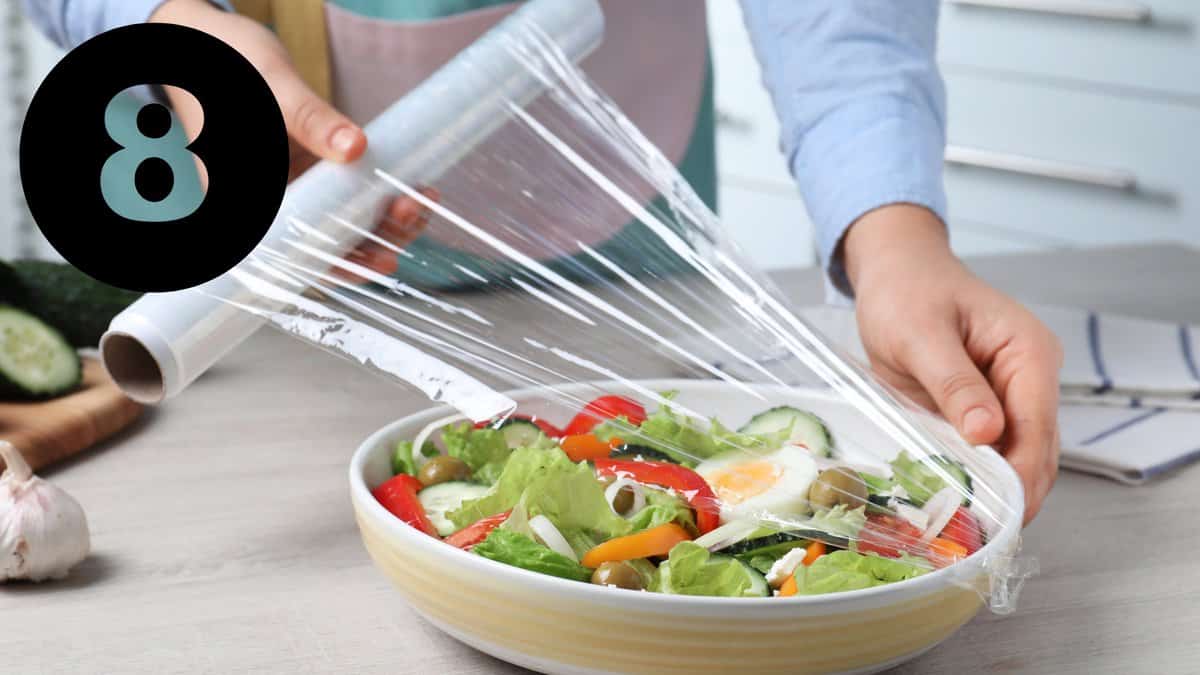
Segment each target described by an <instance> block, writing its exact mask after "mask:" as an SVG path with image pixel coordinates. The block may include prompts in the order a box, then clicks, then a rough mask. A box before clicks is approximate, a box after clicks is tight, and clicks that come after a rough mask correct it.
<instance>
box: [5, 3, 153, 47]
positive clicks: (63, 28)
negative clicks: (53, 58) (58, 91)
mask: <svg viewBox="0 0 1200 675" xmlns="http://www.w3.org/2000/svg"><path fill="white" fill-rule="evenodd" d="M165 1H166V0H23V2H24V4H25V11H26V13H27V14H28V15H29V18H30V20H32V21H33V23H34V25H36V26H37V27H38V29H39V30H41V31H42V33H43V34H45V36H46V37H48V38H50V40H51V41H52V42H54V43H55V44H57V45H58V46H59V47H62V48H63V49H73V48H75V47H78V46H79V45H80V44H82V43H83V42H86V41H88V40H89V39H91V38H93V37H95V36H97V35H99V34H101V33H103V32H104V31H106V30H112V29H113V28H118V27H120V26H128V25H130V24H135V23H143V22H145V21H146V20H147V19H149V18H150V15H151V14H153V13H154V10H156V9H158V6H159V5H161V4H163V2H165Z"/></svg>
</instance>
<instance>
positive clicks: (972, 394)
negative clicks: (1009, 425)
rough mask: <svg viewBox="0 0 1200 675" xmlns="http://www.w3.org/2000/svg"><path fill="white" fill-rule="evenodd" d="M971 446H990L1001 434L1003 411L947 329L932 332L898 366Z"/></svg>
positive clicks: (955, 335)
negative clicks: (982, 444)
mask: <svg viewBox="0 0 1200 675" xmlns="http://www.w3.org/2000/svg"><path fill="white" fill-rule="evenodd" d="M902 365H903V366H904V367H905V369H906V370H908V373H909V375H911V376H912V377H913V378H914V379H916V380H917V382H919V383H920V384H921V386H922V387H924V388H925V391H927V392H928V393H929V395H930V396H931V397H932V398H933V400H934V402H935V403H936V404H937V406H938V409H939V410H940V411H941V412H942V415H943V416H945V418H946V419H947V420H949V421H950V423H951V424H953V425H954V427H955V428H956V429H958V432H959V433H960V434H962V435H963V437H964V438H966V439H967V440H968V441H969V442H971V443H992V442H994V441H995V440H996V439H998V438H999V437H1000V434H1001V433H1003V431H1004V410H1003V408H1001V407H1000V400H999V399H998V398H996V393H995V392H994V391H993V390H992V387H991V385H989V384H988V381H987V379H986V378H985V377H984V376H983V373H981V372H979V368H978V367H977V366H976V365H975V362H974V361H972V360H971V357H970V356H969V355H968V354H967V351H966V349H965V348H964V347H963V343H962V339H961V338H960V337H959V336H958V334H957V333H956V332H955V331H953V330H951V329H949V328H942V329H939V330H936V331H932V332H930V333H928V334H926V335H925V336H923V338H922V339H921V340H920V342H919V343H918V344H917V345H916V348H915V349H912V350H910V355H909V358H907V359H905V362H904V363H902Z"/></svg>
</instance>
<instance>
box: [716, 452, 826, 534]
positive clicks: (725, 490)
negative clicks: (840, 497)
mask: <svg viewBox="0 0 1200 675" xmlns="http://www.w3.org/2000/svg"><path fill="white" fill-rule="evenodd" d="M696 473H698V474H700V475H701V476H702V477H703V478H704V480H705V481H707V482H708V485H709V487H711V488H712V489H713V492H715V493H716V495H717V498H718V499H719V500H720V501H721V522H723V523H724V522H728V521H731V520H741V519H747V518H757V517H762V516H764V515H776V516H804V515H807V514H808V513H809V512H810V508H809V506H808V488H809V486H810V485H811V484H812V482H813V481H814V480H816V479H817V464H816V462H814V461H813V458H812V455H810V454H809V453H808V451H807V450H805V449H803V448H798V447H795V446H788V445H785V446H783V447H782V448H780V449H778V450H775V451H774V452H770V453H763V454H749V453H745V452H736V453H729V454H724V455H718V456H716V457H712V458H710V459H707V460H705V461H703V462H701V463H700V465H699V466H697V467H696Z"/></svg>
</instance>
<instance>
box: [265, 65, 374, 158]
mask: <svg viewBox="0 0 1200 675" xmlns="http://www.w3.org/2000/svg"><path fill="white" fill-rule="evenodd" d="M264 75H266V79H267V82H268V83H270V85H271V90H272V91H273V92H274V93H275V98H276V100H278V101H279V108H280V110H282V111H283V120H284V123H285V124H287V130H288V134H289V135H290V136H291V137H292V138H293V139H295V141H296V142H297V143H298V144H299V145H300V146H301V147H303V148H304V149H305V150H308V151H309V152H311V153H312V154H313V155H315V156H317V157H319V158H321V159H328V160H331V161H335V162H350V161H353V160H355V159H358V158H359V157H361V156H362V153H363V151H364V150H366V148H367V137H366V135H365V134H364V133H363V131H362V129H360V128H359V127H358V125H356V124H354V123H353V122H351V121H350V118H348V117H346V116H345V115H343V114H342V113H340V112H338V111H337V110H336V109H334V107H333V106H331V105H329V104H328V103H326V102H325V100H324V99H322V98H321V97H320V96H317V94H316V93H314V92H313V90H312V89H309V88H308V85H307V84H305V83H304V80H302V79H300V76H299V75H298V74H297V73H296V71H295V69H293V68H292V67H291V64H283V65H280V66H278V67H276V68H273V69H271V71H270V72H269V73H264Z"/></svg>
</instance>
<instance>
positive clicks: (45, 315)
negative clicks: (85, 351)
mask: <svg viewBox="0 0 1200 675" xmlns="http://www.w3.org/2000/svg"><path fill="white" fill-rule="evenodd" d="M0 267H3V268H4V269H0V294H2V295H0V299H3V300H6V301H8V302H10V303H11V304H14V305H17V306H19V307H24V308H25V309H27V310H29V311H30V312H32V313H34V314H36V315H38V316H39V317H41V318H42V319H43V320H44V321H45V322H46V323H48V324H50V325H51V326H54V327H55V328H57V329H58V330H59V331H61V332H62V334H63V336H64V337H66V339H67V341H68V342H70V343H71V345H72V346H73V347H95V346H97V345H98V344H100V336H101V335H103V334H104V331H106V330H108V324H109V322H110V321H112V318H113V317H114V316H116V315H117V314H119V313H120V312H121V310H123V309H125V308H126V307H128V306H129V305H131V304H132V303H133V301H134V300H137V299H138V298H139V297H141V293H138V292H135V291H127V290H124V289H121V288H116V287H114V286H109V285H108V284H104V283H101V282H99V281H96V280H95V279H93V278H91V277H89V276H88V275H86V274H84V273H83V272H81V271H79V270H78V269H77V268H75V267H73V266H72V265H69V264H66V263H56V262H48V261H45V260H17V261H14V262H13V263H11V265H8V266H3V265H2V264H0Z"/></svg>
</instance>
